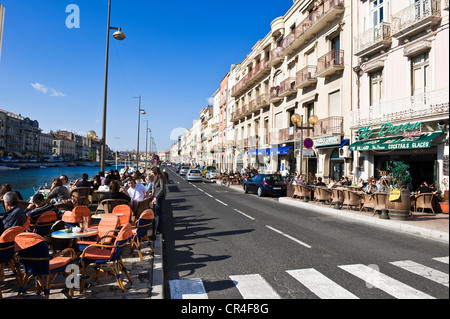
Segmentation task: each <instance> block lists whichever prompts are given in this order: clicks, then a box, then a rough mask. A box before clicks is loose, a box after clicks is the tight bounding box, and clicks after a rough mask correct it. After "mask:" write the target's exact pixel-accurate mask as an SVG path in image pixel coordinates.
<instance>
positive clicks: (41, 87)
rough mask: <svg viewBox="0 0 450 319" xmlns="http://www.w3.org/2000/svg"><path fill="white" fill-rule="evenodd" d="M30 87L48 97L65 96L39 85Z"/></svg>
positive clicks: (34, 84)
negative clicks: (48, 95)
mask: <svg viewBox="0 0 450 319" xmlns="http://www.w3.org/2000/svg"><path fill="white" fill-rule="evenodd" d="M31 86H32V87H33V88H34V89H35V90H36V91H38V92H42V93H44V94H50V96H66V95H65V94H64V93H62V92H60V91H57V90H55V89H52V88H50V87H48V86H47V85H45V84H41V83H31Z"/></svg>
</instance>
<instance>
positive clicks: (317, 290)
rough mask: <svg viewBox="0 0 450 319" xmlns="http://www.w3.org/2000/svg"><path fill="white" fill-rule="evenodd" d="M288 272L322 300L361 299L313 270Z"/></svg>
mask: <svg viewBox="0 0 450 319" xmlns="http://www.w3.org/2000/svg"><path fill="white" fill-rule="evenodd" d="M286 272H287V273H288V274H289V275H291V276H292V277H294V278H295V279H297V280H298V281H299V282H300V283H302V284H303V285H304V286H306V288H308V289H309V290H311V291H312V292H313V293H314V294H316V295H317V296H318V297H319V298H321V299H359V298H358V297H356V296H355V295H354V294H352V293H351V292H349V291H348V290H346V289H344V288H342V287H341V286H339V285H338V284H336V283H335V282H334V281H332V280H331V279H329V278H327V277H326V276H324V275H323V274H321V273H320V272H318V271H317V270H315V269H313V268H309V269H297V270H287V271H286Z"/></svg>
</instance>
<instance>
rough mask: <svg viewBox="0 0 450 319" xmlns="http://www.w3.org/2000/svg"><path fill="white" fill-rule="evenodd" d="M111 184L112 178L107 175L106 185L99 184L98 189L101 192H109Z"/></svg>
mask: <svg viewBox="0 0 450 319" xmlns="http://www.w3.org/2000/svg"><path fill="white" fill-rule="evenodd" d="M110 184H111V179H109V177H107V178H105V183H104V185H101V186H99V187H98V189H97V190H98V191H101V192H109V191H110V188H109V185H110Z"/></svg>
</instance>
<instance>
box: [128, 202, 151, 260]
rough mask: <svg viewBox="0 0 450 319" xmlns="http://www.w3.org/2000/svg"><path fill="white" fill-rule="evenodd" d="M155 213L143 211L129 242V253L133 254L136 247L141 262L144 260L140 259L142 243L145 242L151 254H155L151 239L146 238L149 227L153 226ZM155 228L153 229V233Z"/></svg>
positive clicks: (149, 210) (148, 210)
mask: <svg viewBox="0 0 450 319" xmlns="http://www.w3.org/2000/svg"><path fill="white" fill-rule="evenodd" d="M154 223H155V213H154V212H153V210H151V209H147V210H145V211H144V212H143V213H142V214H141V216H140V217H139V220H138V222H137V224H136V226H135V227H133V239H132V241H131V253H133V249H134V247H136V249H137V251H138V254H139V258H140V259H141V261H143V260H144V258H143V257H142V252H141V247H142V242H143V241H144V240H146V241H147V242H148V243H149V244H150V248H151V249H152V252H153V254H155V249H154V248H153V243H152V241H151V239H150V238H149V237H148V231H149V229H150V227H151V226H155V225H154ZM154 230H155V228H154V227H153V231H154Z"/></svg>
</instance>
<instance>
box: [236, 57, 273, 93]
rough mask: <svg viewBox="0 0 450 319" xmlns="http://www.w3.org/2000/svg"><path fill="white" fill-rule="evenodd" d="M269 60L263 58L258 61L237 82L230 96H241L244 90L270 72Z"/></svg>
mask: <svg viewBox="0 0 450 319" xmlns="http://www.w3.org/2000/svg"><path fill="white" fill-rule="evenodd" d="M269 62H270V61H269V58H268V57H265V58H264V59H262V60H261V61H259V62H258V63H257V64H256V65H255V66H254V67H253V69H251V70H250V71H249V72H248V73H247V74H246V75H245V76H244V77H243V78H242V79H241V80H239V82H238V83H237V84H236V85H235V86H234V87H233V88H232V89H231V96H233V97H234V96H237V95H239V94H241V93H242V92H243V91H244V90H245V89H247V88H249V87H250V86H251V85H252V84H254V83H257V82H258V81H259V80H260V79H261V78H262V77H264V76H265V75H267V74H268V73H269V72H270V63H269Z"/></svg>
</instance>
